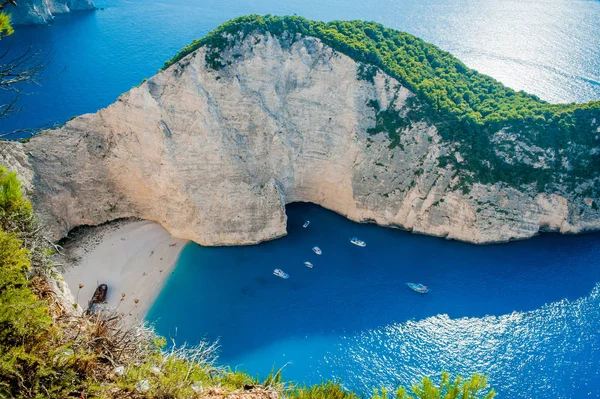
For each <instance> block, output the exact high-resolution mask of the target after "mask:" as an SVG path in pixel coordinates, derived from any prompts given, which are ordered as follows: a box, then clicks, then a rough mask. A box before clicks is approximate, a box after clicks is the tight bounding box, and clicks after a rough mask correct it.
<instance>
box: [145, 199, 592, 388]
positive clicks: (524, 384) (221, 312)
mask: <svg viewBox="0 0 600 399" xmlns="http://www.w3.org/2000/svg"><path fill="white" fill-rule="evenodd" d="M288 216H289V221H288V229H289V234H288V236H286V237H285V238H282V239H280V240H276V241H272V242H268V243H264V244H260V245H257V246H249V247H221V248H206V247H201V246H198V245H195V244H191V245H188V246H187V247H186V248H185V249H184V250H183V252H182V254H181V257H180V260H179V263H178V265H177V268H176V269H175V271H174V272H173V274H172V275H171V277H170V279H169V280H168V282H167V284H166V286H165V288H164V289H163V291H162V292H161V294H160V296H159V297H158V299H157V301H156V303H155V304H154V306H153V307H152V309H151V310H150V312H149V314H148V317H147V318H148V320H150V321H152V322H154V323H155V324H156V327H157V329H158V331H159V332H160V333H161V334H163V335H165V336H168V337H172V338H174V339H175V340H176V342H184V341H185V342H190V343H194V342H198V340H200V339H203V338H204V339H209V340H215V339H219V340H220V344H221V358H220V361H221V363H222V364H228V365H231V366H232V367H237V368H240V369H244V370H247V371H249V372H250V373H252V374H256V373H258V374H260V375H262V376H264V375H266V374H267V373H268V372H269V371H270V370H271V368H272V367H276V368H279V367H282V366H284V365H286V364H287V366H286V368H285V372H284V376H285V377H287V378H290V379H293V380H297V381H301V382H306V383H315V382H319V381H321V379H322V378H334V379H335V378H339V377H341V378H342V381H343V383H344V384H345V385H346V386H347V387H349V388H352V389H356V390H358V391H360V392H363V393H368V392H370V390H371V389H372V388H373V387H378V386H380V385H381V384H385V385H386V386H388V387H390V388H393V387H395V386H396V385H397V384H399V383H404V384H406V383H411V382H413V381H414V380H415V378H418V377H419V376H421V375H425V374H437V373H439V371H440V370H447V371H450V372H456V373H462V374H469V373H472V372H484V373H486V374H487V375H489V376H490V379H491V383H492V384H493V385H494V386H496V387H497V388H498V389H499V391H500V392H501V393H502V395H503V397H531V398H547V397H552V398H578V397H581V398H584V397H598V396H600V376H599V374H598V373H599V370H600V369H599V366H598V364H600V320H599V319H598V312H599V311H600V286H599V285H598V282H600V269H599V268H598V267H597V262H598V259H600V240H599V238H600V235H599V234H591V235H584V236H570V237H568V236H567V237H565V236H559V235H543V236H540V237H536V238H534V239H532V240H528V241H522V242H514V243H509V244H505V245H492V246H474V245H469V244H463V243H458V242H451V241H446V240H442V239H438V238H432V237H424V236H418V235H413V234H410V233H407V232H402V231H398V230H393V229H386V228H381V227H378V226H375V225H364V224H356V223H353V222H351V221H348V220H346V219H345V218H343V217H341V216H339V215H337V214H335V213H333V212H330V211H327V210H324V209H322V208H320V207H317V206H315V205H309V204H293V205H291V206H289V207H288ZM305 219H310V220H311V224H310V226H309V227H308V228H306V229H304V228H302V224H303V222H304V220H305ZM355 235H356V236H358V237H360V238H361V239H363V240H365V241H366V242H367V247H366V248H358V247H356V246H354V245H351V244H350V243H349V239H348V238H349V237H351V236H355ZM315 245H318V246H320V248H321V249H322V250H323V255H321V256H317V255H315V254H314V253H313V252H312V251H311V248H312V247H313V246H315ZM306 260H308V261H310V262H312V263H313V264H314V265H315V267H314V269H308V268H306V267H305V266H304V265H303V262H304V261H306ZM275 268H281V269H283V270H284V271H285V272H287V273H289V274H290V278H289V279H288V280H282V279H280V278H278V277H275V276H273V275H272V272H273V269H275ZM406 282H421V283H424V284H427V285H428V286H429V287H430V288H431V292H430V293H429V294H427V295H420V294H417V293H415V292H413V291H411V290H410V289H408V287H406V285H405V284H406ZM288 362H289V364H288ZM516 392H519V393H520V395H517V394H516Z"/></svg>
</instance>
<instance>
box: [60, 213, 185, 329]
mask: <svg viewBox="0 0 600 399" xmlns="http://www.w3.org/2000/svg"><path fill="white" fill-rule="evenodd" d="M186 243H187V240H182V239H177V238H173V237H172V236H171V235H170V234H169V233H168V232H167V231H166V230H165V229H163V228H162V227H161V226H159V225H158V224H156V223H153V222H148V221H119V222H115V223H111V224H108V225H105V226H100V227H93V228H89V229H87V230H85V231H84V232H83V233H81V234H79V235H78V236H77V237H76V238H74V239H72V240H70V241H69V242H68V243H67V244H65V254H66V255H67V256H66V257H67V258H68V260H67V262H66V265H65V268H64V270H63V276H64V278H65V281H66V282H67V284H68V285H69V288H70V289H71V292H72V293H73V296H74V297H75V298H76V300H77V301H78V302H79V304H80V305H81V306H82V307H83V308H84V309H85V308H86V307H87V303H88V301H89V299H90V298H91V297H92V295H93V293H94V291H95V289H96V287H97V286H98V284H107V285H108V295H107V306H109V307H112V308H117V307H118V312H119V313H125V314H126V315H127V316H128V317H133V318H135V319H137V320H142V319H143V318H144V317H145V315H146V313H147V312H148V310H149V309H150V307H151V306H152V303H154V300H155V299H156V297H157V296H158V294H159V293H160V290H161V289H162V287H163V285H164V284H165V282H166V280H167V278H168V277H169V275H170V274H171V273H172V271H173V268H174V266H175V263H176V261H177V258H178V257H179V254H180V252H181V250H182V248H183V247H184V246H185V244H186ZM174 244H175V245H174ZM80 284H83V288H81V289H79V285H80ZM123 293H124V294H125V297H124V300H123V301H121V297H122V294H123ZM135 299H138V300H139V302H138V303H137V304H135V301H134V300H135Z"/></svg>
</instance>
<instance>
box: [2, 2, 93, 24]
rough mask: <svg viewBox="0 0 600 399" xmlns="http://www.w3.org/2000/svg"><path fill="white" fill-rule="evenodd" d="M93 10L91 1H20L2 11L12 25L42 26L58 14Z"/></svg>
mask: <svg viewBox="0 0 600 399" xmlns="http://www.w3.org/2000/svg"><path fill="white" fill-rule="evenodd" d="M93 9H95V7H94V3H93V2H92V0H20V1H17V6H12V5H7V6H6V7H5V9H4V11H6V12H7V13H8V14H9V15H10V16H11V19H12V22H13V24H14V25H44V24H47V23H50V22H52V20H53V19H54V17H55V16H56V15H59V14H65V13H68V12H72V11H84V10H93Z"/></svg>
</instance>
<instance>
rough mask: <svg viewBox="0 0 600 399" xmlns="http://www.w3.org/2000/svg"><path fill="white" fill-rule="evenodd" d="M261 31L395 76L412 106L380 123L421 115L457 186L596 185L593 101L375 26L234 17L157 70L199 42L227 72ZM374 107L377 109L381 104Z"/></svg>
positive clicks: (598, 126)
mask: <svg viewBox="0 0 600 399" xmlns="http://www.w3.org/2000/svg"><path fill="white" fill-rule="evenodd" d="M266 33H270V34H271V35H274V36H277V37H281V38H288V39H289V38H291V40H297V38H298V37H302V36H310V37H315V38H318V39H320V40H321V41H322V42H323V43H325V44H327V45H328V46H330V47H331V48H333V49H334V50H336V51H338V52H340V53H343V54H345V55H347V56H349V57H351V58H353V59H354V60H356V61H357V62H359V63H360V65H361V68H362V70H361V71H359V73H360V77H362V78H365V79H369V78H370V79H372V75H373V74H374V73H376V72H377V70H382V71H383V72H385V73H386V74H388V75H390V76H392V77H394V78H396V79H397V80H398V81H399V82H400V83H401V84H402V85H404V86H405V87H407V88H408V89H409V90H411V91H412V92H413V93H414V94H415V95H416V102H415V103H414V104H413V105H414V107H413V108H414V110H413V111H412V112H411V113H409V115H408V116H406V119H407V120H406V121H405V123H391V124H388V125H390V126H392V128H393V129H406V128H410V127H411V126H412V124H413V123H414V122H416V121H419V120H424V119H425V120H427V121H428V122H431V123H433V124H435V126H436V127H437V129H438V131H439V132H440V134H441V135H442V137H443V138H444V139H445V140H446V141H447V142H450V143H452V144H453V147H454V148H455V149H456V150H457V151H459V152H460V154H461V157H460V158H462V159H461V161H458V160H457V158H456V157H455V156H454V155H453V154H447V155H446V156H444V157H442V158H441V159H440V163H441V166H446V165H448V164H451V165H453V166H454V167H455V169H456V170H457V173H459V175H460V177H461V181H462V182H463V186H464V187H467V186H469V185H470V184H471V183H473V182H481V183H484V184H487V183H497V182H503V183H506V184H508V185H511V186H517V187H522V186H524V185H532V184H533V185H535V186H537V187H536V188H537V189H538V190H540V191H544V190H553V191H556V190H557V189H558V190H559V191H560V190H566V189H573V188H575V187H580V188H581V187H582V185H583V186H585V190H587V191H589V192H588V194H589V195H592V193H597V192H598V190H600V181H599V179H598V173H600V151H594V150H593V149H594V148H600V138H599V137H598V136H599V134H600V101H593V102H589V103H587V104H574V103H570V104H550V103H548V102H546V101H543V100H541V99H540V98H538V97H536V96H534V95H531V94H528V93H525V92H523V91H515V90H513V89H511V88H508V87H506V86H504V85H503V84H502V83H500V82H498V81H497V80H495V79H493V78H491V77H489V76H487V75H484V74H481V73H479V72H477V71H475V70H473V69H470V68H468V67H467V66H466V65H465V64H463V63H462V62H461V61H460V60H458V59H457V58H456V57H454V56H453V55H452V54H450V53H448V52H446V51H443V50H441V49H439V48H438V47H436V46H434V45H433V44H430V43H427V42H425V41H423V40H421V39H419V38H417V37H415V36H413V35H410V34H408V33H404V32H400V31H397V30H393V29H390V28H386V27H384V26H383V25H381V24H377V23H374V22H363V21H332V22H318V21H310V20H307V19H305V18H301V17H296V16H293V17H290V16H286V17H276V16H271V15H267V16H259V15H249V16H245V17H239V18H236V19H234V20H231V21H229V22H226V23H224V24H223V25H221V26H219V27H218V28H216V29H215V30H213V31H212V32H210V33H209V34H208V35H207V36H205V37H203V38H201V39H199V40H195V41H194V42H192V43H191V44H190V45H188V46H186V47H185V48H183V49H182V50H181V51H180V52H179V53H177V54H176V55H175V56H174V57H173V58H172V59H171V60H169V61H167V62H166V63H165V65H164V68H163V69H166V68H168V67H170V66H171V65H173V64H175V63H177V62H179V61H180V60H182V59H183V58H184V57H185V56H187V55H188V54H190V53H192V52H194V51H195V50H197V49H199V48H201V47H203V46H206V48H207V49H208V51H207V53H206V62H207V65H208V66H209V67H211V68H212V69H214V70H220V69H222V68H226V67H228V66H229V64H231V61H226V60H224V59H223V58H222V55H223V54H224V52H225V51H226V50H227V49H230V48H231V47H232V46H234V45H235V44H236V43H237V42H239V41H240V40H243V39H244V38H246V37H247V36H248V35H252V34H266ZM374 108H376V109H375V112H385V110H386V108H387V104H375V106H374ZM380 117H384V118H385V117H386V115H377V118H378V119H379V118H380ZM387 117H389V115H387ZM395 119H397V118H395ZM388 130H389V129H388ZM388 134H389V135H390V139H391V145H390V147H395V146H396V145H397V140H394V137H397V135H398V134H401V131H388ZM506 137H508V140H507V139H506ZM511 141H512V142H511ZM517 143H523V144H524V145H521V146H519V145H518V144H517ZM517 147H519V148H517ZM498 148H501V150H500V151H497V150H496V149H498ZM582 190H583V189H582Z"/></svg>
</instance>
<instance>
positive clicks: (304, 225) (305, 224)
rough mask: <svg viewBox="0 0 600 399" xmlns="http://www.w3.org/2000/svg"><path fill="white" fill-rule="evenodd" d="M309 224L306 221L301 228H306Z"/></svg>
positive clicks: (308, 221)
mask: <svg viewBox="0 0 600 399" xmlns="http://www.w3.org/2000/svg"><path fill="white" fill-rule="evenodd" d="M309 224H310V220H307V221H306V222H304V224H303V225H302V227H304V228H307V227H308V225H309Z"/></svg>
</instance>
